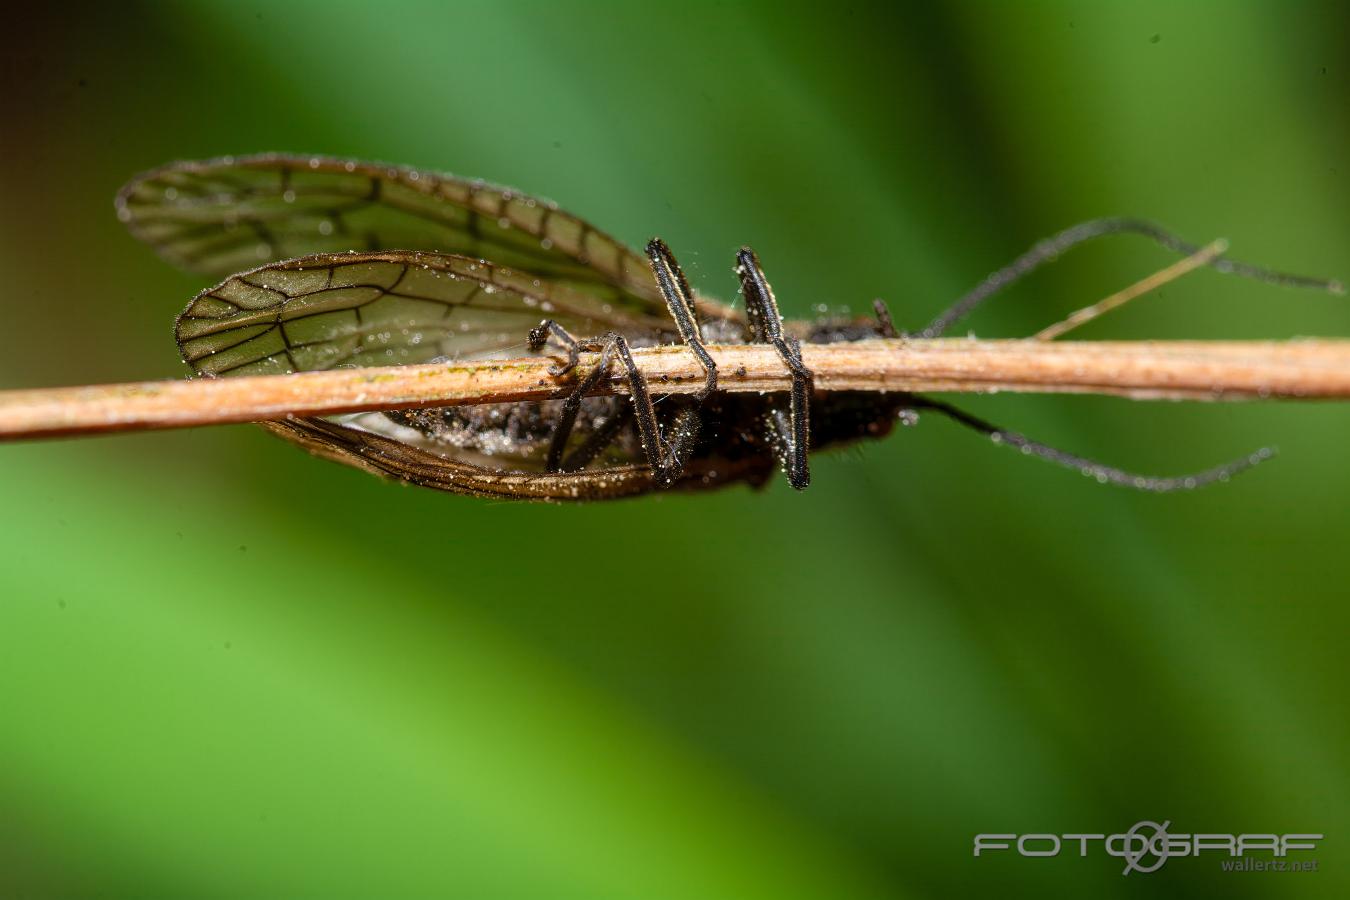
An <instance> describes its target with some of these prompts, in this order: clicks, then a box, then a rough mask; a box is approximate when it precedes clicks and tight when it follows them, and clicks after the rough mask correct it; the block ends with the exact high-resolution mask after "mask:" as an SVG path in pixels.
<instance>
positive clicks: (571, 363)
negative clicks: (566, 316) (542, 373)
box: [527, 319, 583, 376]
mask: <svg viewBox="0 0 1350 900" xmlns="http://www.w3.org/2000/svg"><path fill="white" fill-rule="evenodd" d="M550 337H552V338H554V339H555V340H556V341H557V342H558V343H560V344H562V345H563V348H564V349H565V350H566V351H567V362H566V363H564V364H563V365H561V366H549V369H548V374H550V375H553V376H558V375H566V374H567V373H568V372H570V371H572V370H573V369H575V368H576V367H577V356H578V354H579V353H580V352H581V350H582V343H583V342H582V341H579V340H577V339H576V338H574V337H572V335H570V334H568V333H567V329H566V328H563V327H562V326H561V325H559V324H558V323H557V322H555V321H553V320H552V319H545V320H544V321H542V322H540V323H539V324H538V325H536V326H535V327H533V328H531V329H530V336H529V338H528V339H527V342H528V344H529V348H530V352H531V353H538V352H539V351H540V350H542V349H544V344H546V343H548V339H549V338H550Z"/></svg>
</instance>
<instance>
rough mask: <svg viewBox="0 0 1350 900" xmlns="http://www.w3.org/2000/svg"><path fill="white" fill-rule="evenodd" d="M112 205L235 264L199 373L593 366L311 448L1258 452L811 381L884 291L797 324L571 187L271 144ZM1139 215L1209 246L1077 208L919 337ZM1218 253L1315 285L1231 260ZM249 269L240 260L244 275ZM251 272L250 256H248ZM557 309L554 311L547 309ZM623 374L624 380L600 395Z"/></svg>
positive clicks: (614, 477) (415, 468)
mask: <svg viewBox="0 0 1350 900" xmlns="http://www.w3.org/2000/svg"><path fill="white" fill-rule="evenodd" d="M117 210H118V214H119V217H120V218H121V219H122V220H123V221H124V222H126V223H127V225H128V226H129V227H130V229H131V230H132V232H133V233H134V234H135V235H136V236H138V237H140V238H141V239H142V240H144V241H146V242H147V243H149V244H151V245H152V246H153V247H155V249H156V250H158V251H159V252H160V253H161V254H162V255H163V256H165V257H166V258H167V259H169V260H170V261H172V262H174V263H176V264H178V265H181V266H183V267H184V268H187V269H189V270H191V271H195V272H199V273H202V274H205V275H210V276H214V277H222V278H224V281H222V282H221V283H220V284H218V285H217V286H216V287H214V288H211V289H209V290H207V291H204V292H202V293H201V294H199V295H198V296H197V297H196V298H195V299H194V300H193V301H192V302H191V303H190V304H189V305H188V307H187V308H186V309H185V310H184V311H183V313H182V314H181V315H180V316H179V317H178V320H177V326H176V328H177V338H178V344H179V348H180V350H181V352H182V355H183V359H184V360H185V361H186V362H187V363H188V365H189V366H191V367H192V368H193V370H194V371H195V372H196V373H198V374H200V375H205V376H230V375H240V374H253V375H257V374H282V373H290V372H297V371H308V370H316V369H330V368H335V367H338V366H380V365H403V364H413V363H426V362H432V361H436V360H439V359H443V358H455V359H464V358H479V357H482V358H499V359H500V358H507V357H509V356H511V355H512V353H513V351H516V350H518V349H519V348H520V347H521V344H522V340H523V339H524V341H525V343H526V344H527V345H528V346H529V347H530V348H531V349H534V350H536V351H541V350H543V349H545V346H546V345H550V344H551V345H554V346H556V347H557V348H558V349H560V350H561V351H562V352H563V353H564V354H565V359H564V361H562V362H561V363H560V364H559V365H557V366H555V367H554V369H553V370H552V372H553V374H554V375H555V376H557V377H559V378H560V379H561V378H562V377H564V376H568V375H570V374H571V373H572V370H573V369H574V368H576V366H577V362H578V355H579V353H580V352H582V351H587V350H589V351H596V352H599V353H600V360H601V362H600V364H599V365H597V366H595V367H593V368H591V369H590V370H589V371H587V373H586V374H585V375H584V376H583V377H581V378H580V379H578V380H575V382H574V383H573V384H572V385H571V386H570V387H567V386H566V385H565V384H560V389H559V394H558V399H554V400H546V401H542V402H532V403H510V404H483V405H478V406H452V407H440V408H431V409H419V410H411V411H403V412H391V413H366V414H360V415H357V416H349V417H343V418H341V419H340V420H325V419H291V420H286V421H278V422H268V423H263V424H264V426H265V427H267V428H268V429H270V430H271V431H273V432H275V433H277V434H279V435H280V436H282V437H285V438H287V439H288V440H291V441H294V442H296V443H298V444H300V445H302V446H304V447H306V448H307V449H309V450H311V451H312V452H314V453H316V454H317V455H321V456H324V457H327V458H330V459H334V460H337V461H340V462H344V463H346V464H349V465H353V466H356V467H359V468H363V469H366V470H368V471H372V472H376V473H379V474H383V475H388V476H392V477H395V478H398V479H401V480H404V481H407V482H410V483H413V484H419V485H424V486H428V487H434V488H439V489H443V490H449V491H455V492H460V493H470V494H479V495H487V496H499V497H511V498H527V499H549V500H562V499H605V498H612V497H621V496H629V495H633V494H640V493H645V492H649V491H652V490H654V489H660V488H668V487H679V488H687V489H699V488H711V487H717V486H720V485H724V484H729V483H733V482H738V481H744V482H748V483H751V484H761V483H763V482H764V481H766V480H767V479H768V478H769V476H770V475H771V474H772V471H773V469H774V467H775V465H778V466H779V467H781V468H782V469H783V471H784V472H785V473H786V475H787V478H788V481H789V482H790V483H791V484H792V485H793V486H794V487H797V488H804V487H806V486H807V484H808V483H809V480H810V472H809V467H808V453H809V451H810V450H812V449H822V448H826V447H829V446H832V445H837V444H842V443H845V442H848V441H853V440H858V439H861V438H866V437H875V436H880V435H883V434H886V433H888V432H889V431H890V430H891V428H892V426H893V424H894V423H895V422H896V421H905V422H910V421H913V419H914V412H915V411H916V410H920V409H928V410H933V411H936V412H938V413H941V414H943V415H945V416H948V417H950V418H952V419H954V420H956V421H957V422H959V423H961V424H963V425H966V426H968V427H971V428H974V429H975V430H977V431H979V432H981V433H983V434H985V435H987V436H989V437H991V438H993V439H995V440H997V441H1000V442H1003V443H1009V444H1013V445H1015V446H1019V447H1021V448H1022V449H1023V450H1025V451H1027V452H1029V453H1032V454H1034V455H1038V456H1041V457H1043V458H1046V459H1049V460H1051V461H1053V462H1057V463H1061V464H1064V465H1068V466H1072V467H1075V468H1078V469H1080V470H1083V471H1085V472H1087V473H1088V474H1091V475H1094V476H1096V477H1098V478H1099V479H1101V480H1109V481H1115V482H1117V483H1121V484H1125V485H1129V486H1132V487H1137V488H1143V489H1148V490H1156V491H1163V490H1172V489H1175V488H1180V487H1194V486H1197V485H1199V484H1203V483H1206V482H1208V481H1212V480H1215V479H1219V478H1225V477H1227V476H1228V475H1230V474H1232V473H1233V472H1235V471H1238V470H1240V469H1242V468H1246V467H1248V466H1250V465H1252V464H1253V463H1255V462H1259V461H1260V460H1261V459H1263V458H1264V457H1265V455H1266V454H1265V453H1264V451H1262V452H1258V453H1257V454H1253V455H1252V456H1249V457H1247V458H1244V459H1241V460H1238V461H1237V462H1234V463H1230V464H1228V465H1226V466H1221V467H1219V468H1216V469H1213V470H1210V471H1208V472H1204V473H1199V474H1197V475H1194V476H1187V477H1183V478H1153V477H1146V476H1136V475H1132V474H1130V473H1126V472H1122V471H1120V470H1118V469H1114V468H1111V467H1107V466H1102V465H1100V464H1097V463H1093V462H1090V461H1088V460H1084V459H1082V458H1079V457H1076V456H1073V455H1071V454H1067V453H1063V452H1062V451H1058V450H1054V449H1052V448H1049V447H1045V446H1043V445H1041V444H1038V443H1035V442H1033V441H1030V440H1028V439H1027V438H1024V437H1022V436H1021V435H1018V434H1016V433H1013V432H1008V431H1005V430H1003V429H999V428H997V427H995V426H993V425H990V424H988V423H986V422H983V421H981V420H979V419H976V418H974V417H972V416H970V415H968V414H966V413H963V412H961V411H960V410H957V409H955V408H953V407H951V406H949V405H948V404H946V403H943V402H941V401H938V400H934V399H930V398H925V397H919V396H916V395H910V394H903V393H892V394H885V395H876V394H872V393H864V392H819V391H816V390H814V388H813V383H812V374H811V372H810V371H809V370H808V369H807V367H806V366H805V364H804V363H803V360H802V355H801V350H800V346H801V344H802V343H803V342H807V343H810V342H821V343H830V342H837V341H846V340H860V339H866V338H875V337H895V336H896V331H895V329H894V327H893V325H892V324H891V320H890V316H889V314H888V313H887V312H886V310H885V307H884V306H883V305H881V303H880V301H877V306H876V317H875V318H873V319H863V320H856V321H824V322H817V323H803V322H784V321H783V319H782V318H781V316H780V315H779V311H778V307H777V302H776V300H775V298H774V294H773V291H772V289H771V288H770V286H769V282H768V279H767V278H766V277H765V275H764V272H763V270H762V268H761V266H760V263H759V260H758V259H757V258H756V257H755V254H754V253H753V252H752V251H750V250H749V249H742V250H741V251H740V253H739V254H738V255H737V259H736V272H737V275H738V276H739V278H740V282H741V292H742V294H743V297H744V300H745V312H744V314H740V313H738V312H736V311H733V310H732V309H731V308H729V307H727V306H725V305H723V304H721V303H718V302H716V301H712V300H709V299H707V298H702V297H698V296H696V295H695V294H694V292H693V291H692V290H691V288H690V286H689V283H688V281H687V280H686V279H685V277H684V274H683V273H682V272H681V270H680V268H679V265H678V264H677V263H676V261H675V258H674V256H673V255H672V254H671V252H670V250H669V249H668V248H667V247H666V246H665V244H664V243H662V242H661V241H659V240H653V241H652V242H651V243H649V244H648V246H647V248H646V256H645V258H644V257H643V256H641V255H639V254H638V253H636V252H634V251H633V250H631V249H629V248H628V247H626V246H625V245H623V244H622V243H620V242H619V241H617V240H615V239H614V238H612V237H610V236H608V235H607V234H605V233H603V232H601V231H599V230H598V229H596V228H594V227H593V226H591V225H589V224H588V223H586V222H585V221H583V220H581V219H579V218H577V217H575V216H573V215H570V214H568V213H566V212H564V211H562V210H560V209H558V208H557V207H556V205H554V204H552V203H550V202H547V201H543V200H538V199H536V198H532V197H528V196H525V195H522V194H519V193H517V192H514V191H510V190H505V189H502V188H497V187H492V186H490V185H486V184H484V183H481V182H470V181H465V180H462V179H458V178H453V177H451V176H446V175H439V174H433V173H429V172H423V171H418V170H414V169H407V168H399V167H390V166H381V165H374V164H369V163H361V162H355V161H344V160H335V159H325V158H310V157H294V156H284V155H265V156H252V157H239V158H230V157H226V158H221V159H217V160H209V161H202V162H183V163H175V164H173V165H170V166H167V167H165V168H162V169H159V170H156V171H153V172H149V173H147V174H145V175H142V176H140V177H138V178H137V179H135V180H134V181H132V182H131V183H130V184H129V185H127V187H126V188H124V189H123V191H122V192H121V193H120V194H119V196H118V200H117ZM1120 232H1137V233H1142V234H1144V235H1146V236H1148V237H1151V238H1153V239H1154V240H1155V241H1158V242H1159V243H1161V244H1163V245H1164V246H1167V247H1170V248H1171V249H1174V250H1179V251H1184V252H1191V251H1193V250H1194V249H1195V248H1193V247H1190V246H1189V245H1186V244H1184V243H1182V242H1180V241H1178V240H1177V239H1175V238H1173V237H1171V236H1170V235H1168V234H1166V233H1165V232H1162V231H1160V230H1158V229H1157V228H1156V227H1155V226H1151V225H1148V224H1147V223H1142V222H1135V221H1133V220H1124V219H1109V220H1097V221H1094V222H1088V223H1084V224H1083V225H1081V226H1076V227H1075V228H1072V229H1069V230H1068V231H1065V232H1062V233H1061V234H1059V235H1057V236H1055V237H1054V238H1052V239H1050V240H1049V241H1046V242H1043V243H1042V244H1040V245H1038V246H1037V247H1036V248H1033V250H1032V251H1031V252H1030V253H1028V254H1027V255H1025V256H1024V257H1022V258H1021V259H1019V260H1017V261H1016V262H1014V263H1013V264H1012V265H1010V266H1009V267H1007V268H1005V269H1003V270H1000V271H999V272H996V273H995V274H994V275H993V276H990V278H989V279H987V280H986V281H985V282H983V283H982V284H981V285H980V286H979V287H977V288H976V289H975V290H974V291H972V292H971V293H970V294H968V295H967V296H966V297H964V298H962V299H961V300H959V301H958V302H957V303H956V304H955V305H954V306H953V307H952V309H951V310H949V311H948V312H947V313H944V314H943V315H942V316H940V317H939V318H938V319H936V320H935V321H934V322H933V324H932V325H930V326H929V328H928V329H927V330H925V331H924V332H922V333H921V334H922V335H923V336H925V337H932V336H936V335H938V334H940V333H941V332H942V331H943V330H944V329H945V328H947V327H948V326H950V325H951V324H952V323H954V322H955V321H956V320H957V319H958V318H960V317H961V316H962V315H964V314H965V313H967V312H969V311H970V309H972V308H973V307H974V306H976V305H978V304H979V303H980V302H982V301H983V300H984V299H986V298H987V297H988V296H990V295H991V294H993V293H994V292H995V291H996V290H997V289H998V288H1000V287H1002V286H1003V285H1005V284H1007V283H1008V282H1010V281H1011V280H1013V279H1014V278H1016V277H1019V276H1020V275H1022V274H1025V272H1027V271H1030V270H1031V269H1032V268H1035V266H1037V265H1040V264H1041V263H1044V262H1046V261H1049V260H1051V259H1054V258H1055V257H1056V256H1057V255H1058V254H1059V253H1061V252H1063V251H1064V250H1066V249H1068V248H1069V247H1071V246H1073V245H1074V244H1076V243H1080V242H1081V241H1084V240H1088V239H1091V238H1094V237H1098V236H1101V235H1104V234H1113V233H1120ZM1214 265H1215V267H1216V268H1220V269H1223V270H1226V271H1233V272H1236V273H1237V274H1243V275H1248V276H1252V277H1258V278H1262V279H1264V280H1267V281H1276V282H1279V283H1286V284H1310V285H1322V283H1320V282H1313V281H1311V280H1310V279H1300V278H1297V277H1293V276H1283V275H1276V274H1273V273H1268V272H1265V271H1263V270H1258V269H1254V268H1251V267H1244V266H1241V265H1240V264H1237V263H1231V262H1229V261H1227V260H1218V261H1216V262H1215V263H1214ZM241 270H244V271H241ZM236 273H237V274H236ZM541 320H542V321H541ZM741 341H744V342H752V343H764V344H769V345H771V346H773V347H774V348H775V350H776V351H777V353H778V355H779V357H780V358H781V359H782V361H783V364H784V366H785V367H786V368H787V370H788V371H789V372H790V373H791V375H792V388H791V390H790V391H788V392H786V393H785V394H767V395H762V396H761V395H754V394H733V393H728V392H721V391H718V389H717V386H718V379H719V378H725V377H728V373H724V372H719V371H718V369H717V367H716V365H715V363H714V361H713V359H712V357H711V356H710V355H709V354H708V352H707V351H706V349H705V348H704V343H705V342H707V343H735V342H741ZM675 342H680V343H683V344H685V345H687V346H688V347H689V348H690V350H692V351H693V353H694V354H695V356H696V357H697V358H698V359H699V361H700V363H701V364H702V366H703V367H704V373H705V383H704V385H703V388H702V390H701V391H700V392H699V393H697V394H694V395H668V396H667V397H665V398H664V399H663V400H662V401H661V402H660V403H659V404H658V403H657V402H655V401H654V399H653V394H654V393H659V385H655V386H653V385H649V384H647V382H646V380H645V379H644V378H643V376H642V375H641V373H640V372H638V370H637V368H636V367H635V366H634V365H633V363H632V357H631V354H630V348H631V347H633V346H649V345H655V344H665V343H675ZM609 377H620V378H624V379H626V381H627V383H628V389H629V396H628V397H596V396H590V392H591V391H592V390H593V389H594V388H595V387H596V386H597V385H598V384H599V383H600V380H601V379H604V378H609Z"/></svg>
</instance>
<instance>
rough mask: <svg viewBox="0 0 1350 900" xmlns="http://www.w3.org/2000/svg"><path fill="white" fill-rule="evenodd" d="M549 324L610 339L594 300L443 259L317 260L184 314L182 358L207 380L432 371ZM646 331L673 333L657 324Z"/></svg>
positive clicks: (286, 266)
mask: <svg viewBox="0 0 1350 900" xmlns="http://www.w3.org/2000/svg"><path fill="white" fill-rule="evenodd" d="M544 316H548V317H550V318H553V319H556V320H558V321H559V322H561V323H563V325H564V327H566V328H568V329H570V330H574V331H575V333H578V334H583V335H589V334H592V333H594V332H597V331H604V330H605V328H606V327H607V324H608V323H607V320H606V319H605V318H604V316H605V313H604V311H603V309H602V308H601V307H600V306H599V305H598V304H597V302H596V300H595V298H594V297H593V295H591V294H589V293H585V292H578V291H575V290H573V289H571V288H570V287H568V286H566V285H560V284H557V283H553V282H548V281H544V280H541V279H537V278H534V277H532V276H530V275H525V274H522V273H519V272H516V271H513V270H511V269H507V268H504V267H502V266H497V265H493V264H491V263H485V262H483V261H481V260H475V259H469V258H467V257H462V256H454V255H451V254H444V253H417V252H410V251H404V252H382V253H337V254H318V255H315V256H308V257H302V258H300V259H292V260H286V261H283V262H279V263H274V264H272V265H268V266H264V267H262V268H259V269H254V270H253V271H250V272H243V273H241V274H238V275H235V276H232V277H230V278H227V279H226V280H225V281H224V282H222V283H221V284H219V285H218V286H216V287H214V288H211V289H210V290H207V291H203V292H202V293H201V294H199V295H197V297H196V298H195V299H194V300H193V301H192V302H191V303H190V304H189V305H188V307H187V309H185V310H184V311H183V312H182V314H181V315H180V316H179V317H178V322H177V337H178V346H179V348H180V350H181V351H182V354H183V359H184V361H185V362H187V363H188V365H190V366H192V368H193V369H195V370H196V371H197V372H198V373H201V374H208V375H273V374H285V373H290V372H301V371H312V370H316V369H332V368H335V367H338V366H389V365H410V364H416V363H425V362H429V361H431V360H433V359H436V358H439V357H450V358H452V359H461V358H467V357H474V356H483V355H487V354H492V353H500V352H503V351H506V350H509V349H513V348H518V349H519V351H520V353H522V354H523V353H524V350H525V338H526V335H527V334H528V332H529V330H530V328H532V327H533V326H535V325H537V324H538V323H539V320H540V319H541V318H542V317H544ZM641 324H642V325H643V327H646V328H650V329H653V330H655V329H660V328H665V327H667V320H665V319H662V318H656V319H654V320H651V321H644V322H643V323H641Z"/></svg>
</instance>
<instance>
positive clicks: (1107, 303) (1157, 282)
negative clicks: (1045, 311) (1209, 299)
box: [1032, 238, 1228, 341]
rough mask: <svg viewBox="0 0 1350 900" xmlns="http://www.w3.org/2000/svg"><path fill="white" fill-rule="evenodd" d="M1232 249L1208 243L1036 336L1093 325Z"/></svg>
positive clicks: (1224, 244)
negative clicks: (1100, 317)
mask: <svg viewBox="0 0 1350 900" xmlns="http://www.w3.org/2000/svg"><path fill="white" fill-rule="evenodd" d="M1227 250H1228V242H1227V241H1225V240H1224V239H1223V238H1220V239H1218V240H1216V241H1213V242H1212V243H1209V244H1206V245H1205V246H1204V247H1201V248H1200V249H1199V250H1197V251H1196V252H1194V253H1192V254H1191V255H1190V256H1188V257H1186V258H1185V259H1179V260H1177V261H1176V262H1174V263H1172V265H1170V266H1168V267H1167V268H1165V269H1159V270H1158V271H1157V272H1154V273H1153V274H1152V275H1150V276H1148V277H1147V278H1144V279H1142V280H1140V281H1136V282H1135V283H1134V284H1132V285H1130V286H1129V287H1127V288H1125V289H1124V290H1119V291H1116V292H1115V293H1114V294H1112V295H1111V296H1109V297H1107V298H1106V299H1105V300H1101V301H1098V302H1097V303H1094V304H1092V305H1091V306H1085V307H1083V308H1082V309H1079V310H1075V311H1074V312H1072V313H1070V314H1069V315H1068V316H1067V317H1066V318H1065V319H1064V320H1063V321H1060V322H1056V323H1055V324H1053V325H1050V326H1048V327H1046V328H1043V329H1041V330H1040V331H1038V332H1036V333H1035V334H1034V335H1032V337H1033V338H1035V339H1036V340H1038V341H1053V340H1054V339H1055V338H1057V337H1062V336H1064V335H1066V334H1068V333H1069V332H1070V331H1073V330H1074V329H1075V328H1079V327H1081V326H1083V325H1086V324H1087V323H1088V322H1091V321H1092V320H1093V319H1096V318H1098V317H1099V316H1104V315H1106V314H1107V313H1109V312H1110V311H1111V310H1113V309H1118V308H1119V307H1122V306H1124V305H1125V304H1126V303H1129V302H1130V301H1131V300H1133V299H1135V298H1136V297H1142V296H1143V295H1144V294H1147V293H1148V292H1149V291H1152V290H1156V289H1158V288H1160V287H1162V286H1163V285H1165V284H1167V283H1168V282H1171V281H1176V280H1177V279H1178V278H1180V277H1181V276H1182V275H1185V274H1186V273H1188V272H1194V271H1195V270H1196V269H1199V268H1201V267H1202V266H1207V265H1209V264H1210V263H1212V262H1213V261H1214V260H1215V259H1217V258H1218V257H1220V256H1223V254H1224V252H1225V251H1227Z"/></svg>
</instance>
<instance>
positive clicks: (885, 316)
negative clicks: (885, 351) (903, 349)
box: [872, 297, 900, 338]
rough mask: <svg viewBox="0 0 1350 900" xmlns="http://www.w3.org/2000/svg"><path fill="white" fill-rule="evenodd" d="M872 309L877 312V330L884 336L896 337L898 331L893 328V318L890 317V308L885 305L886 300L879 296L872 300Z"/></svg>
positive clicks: (898, 333) (898, 334)
mask: <svg viewBox="0 0 1350 900" xmlns="http://www.w3.org/2000/svg"><path fill="white" fill-rule="evenodd" d="M872 309H873V311H874V312H875V313H876V314H877V331H878V332H880V334H881V336H882V337H884V338H897V337H899V336H900V332H898V331H896V330H895V320H894V319H892V318H891V310H890V308H889V307H888V306H886V301H885V300H882V299H881V298H880V297H878V298H877V299H875V300H873V301H872Z"/></svg>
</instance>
